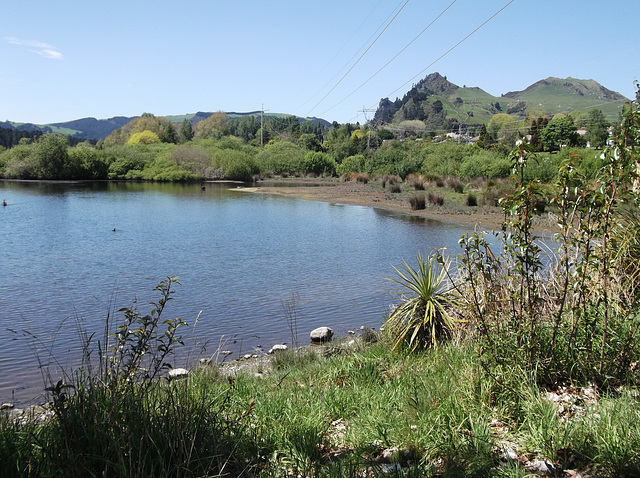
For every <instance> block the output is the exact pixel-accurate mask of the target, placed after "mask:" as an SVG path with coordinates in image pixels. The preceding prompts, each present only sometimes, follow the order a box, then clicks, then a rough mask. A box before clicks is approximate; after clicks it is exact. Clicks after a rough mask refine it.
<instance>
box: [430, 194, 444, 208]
mask: <svg viewBox="0 0 640 478" xmlns="http://www.w3.org/2000/svg"><path fill="white" fill-rule="evenodd" d="M427 199H428V200H429V204H432V205H434V206H442V205H443V204H444V198H443V197H442V196H440V195H439V194H433V193H429V194H428V195H427Z"/></svg>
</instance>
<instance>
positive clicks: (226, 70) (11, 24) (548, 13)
mask: <svg viewBox="0 0 640 478" xmlns="http://www.w3.org/2000/svg"><path fill="white" fill-rule="evenodd" d="M0 12H1V16H0V121H5V120H9V121H14V122H29V123H36V124H46V123H56V122H65V121H71V120H74V119H79V118H85V117H94V118H98V119H105V118H111V117H113V116H138V115H141V114H142V113H145V112H147V113H153V114H155V115H156V116H164V115H181V114H189V113H196V112H197V111H227V112H230V111H235V112H248V111H257V110H261V109H264V110H265V111H266V112H272V113H287V114H295V115H298V116H303V117H307V116H315V117H320V118H324V119H326V120H328V121H337V122H339V123H345V122H353V123H355V122H357V121H359V122H361V123H364V122H365V121H366V120H367V119H370V118H371V117H372V116H373V111H371V110H375V108H376V107H377V105H378V103H379V101H380V99H382V98H389V99H391V100H394V99H395V98H396V97H400V98H401V97H402V96H403V95H404V93H406V92H407V91H408V90H409V89H410V88H411V86H412V85H413V84H414V83H417V82H418V81H419V80H420V79H422V78H424V77H425V76H427V75H428V74H430V73H434V72H439V73H440V74H441V75H443V76H446V77H447V79H448V80H449V81H451V82H453V83H455V84H456V85H458V86H477V87H480V88H482V89H483V90H485V91H487V92H488V93H490V94H492V95H495V96H500V95H501V94H504V93H507V92H509V91H518V90H523V89H525V88H526V87H528V86H529V85H531V84H533V83H535V82H536V81H538V80H541V79H544V78H547V77H550V76H554V77H559V78H567V77H572V78H579V79H593V80H596V81H598V82H599V83H601V84H602V85H603V86H605V87H606V88H609V89H610V90H613V91H617V92H618V93H621V94H622V95H624V96H626V97H627V98H633V97H634V96H635V91H636V90H635V86H634V81H635V80H640V52H638V50H637V48H636V43H637V19H638V18H639V17H640V2H638V0H618V1H616V2H602V1H601V0H581V1H575V0H536V1H532V0H511V1H510V0H455V1H453V0H350V1H348V2H345V1H344V0H324V1H318V0H315V1H308V0H272V1H270V2H266V1H258V0H227V1H220V0H182V1H177V0H173V1H168V0H154V1H147V0H125V1H123V0H108V1H102V2H97V1H79V0H76V1H72V0H30V1H17V0H12V1H8V2H4V4H3V6H2V8H1V9H0Z"/></svg>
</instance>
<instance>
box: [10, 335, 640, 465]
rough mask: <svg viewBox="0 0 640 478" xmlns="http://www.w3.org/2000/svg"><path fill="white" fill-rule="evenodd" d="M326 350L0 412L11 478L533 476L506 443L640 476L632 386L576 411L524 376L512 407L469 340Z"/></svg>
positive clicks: (522, 453)
mask: <svg viewBox="0 0 640 478" xmlns="http://www.w3.org/2000/svg"><path fill="white" fill-rule="evenodd" d="M352 340H353V343H351V341H352ZM331 348H332V354H329V355H331V356H330V357H325V358H323V357H322V355H323V354H318V353H316V352H315V351H314V350H317V351H319V350H322V349H321V348H318V349H309V350H305V351H299V353H297V354H294V353H293V351H292V353H290V354H288V355H283V356H278V355H277V356H276V358H274V360H276V364H277V366H275V367H273V371H272V372H271V373H268V374H261V375H260V376H256V375H253V374H239V375H237V376H234V377H231V378H227V377H225V375H224V374H222V373H219V371H218V369H217V368H216V367H214V366H207V367H203V368H201V369H198V370H196V371H194V373H192V374H191V376H190V377H189V378H188V379H187V380H185V381H177V382H171V383H164V382H158V383H157V386H155V387H152V388H149V389H147V392H146V393H145V394H144V395H138V394H135V393H131V394H124V395H122V394H120V395H114V394H110V393H109V391H108V390H106V389H94V390H91V391H85V392H86V393H85V395H84V398H83V399H80V398H79V395H78V394H76V395H75V398H73V397H70V399H69V402H68V405H67V408H66V410H67V412H66V414H65V415H64V420H59V419H52V420H50V421H49V422H47V423H44V424H42V423H39V422H37V421H35V420H33V421H29V422H27V423H26V425H24V426H18V425H17V424H16V422H14V421H12V420H8V419H7V418H3V419H1V420H0V467H1V469H2V470H4V471H3V476H32V475H33V474H35V475H37V476H60V475H61V474H62V475H67V476H99V475H100V474H101V473H102V472H103V471H105V470H106V471H107V474H108V475H109V476H116V475H118V476H246V477H251V476H262V477H272V476H273V477H275V476H336V477H338V476H425V477H428V476H527V475H528V471H527V469H526V466H523V465H522V464H518V463H516V462H515V461H513V460H511V459H510V458H509V457H508V455H507V454H506V452H505V450H507V449H510V450H511V451H512V452H513V453H515V454H516V455H517V457H518V459H519V460H520V461H521V462H522V463H526V462H527V461H528V462H530V463H533V462H534V461H535V460H547V461H548V462H549V463H552V464H554V466H556V467H561V468H563V469H574V470H578V471H580V470H583V471H584V470H587V469H590V470H591V471H592V473H593V474H592V476H621V475H626V476H637V473H640V454H639V452H638V450H640V412H639V407H638V397H637V394H634V393H632V392H631V391H624V390H623V391H620V392H618V393H612V394H611V395H606V396H604V397H601V398H600V400H599V401H594V402H591V403H589V404H588V405H585V404H584V402H585V401H584V395H583V394H581V393H580V391H573V392H574V394H575V396H576V397H577V398H576V400H575V402H576V403H578V404H581V405H578V408H579V410H578V409H576V410H577V411H576V410H574V411H572V412H571V413H573V415H571V413H569V412H567V411H566V410H565V408H562V406H565V404H563V403H562V402H560V403H558V402H556V401H552V400H550V399H549V398H548V396H547V393H546V392H545V391H544V390H539V389H538V388H537V387H536V386H535V384H533V383H531V382H530V381H528V380H527V378H526V375H523V376H522V383H521V385H520V387H519V389H518V390H517V394H519V395H522V396H523V397H524V399H521V400H520V401H519V403H520V408H519V409H518V411H517V412H516V411H514V410H515V408H514V407H513V406H511V405H510V401H509V400H514V397H509V395H510V394H511V393H516V392H515V391H514V392H503V393H502V394H500V395H497V394H496V393H495V391H494V387H493V386H492V384H491V381H490V379H489V378H488V377H487V376H486V375H485V374H484V372H483V368H482V363H481V360H480V358H479V356H478V354H477V351H476V350H475V349H474V346H473V344H472V343H471V342H462V343H449V344H445V345H440V346H436V347H434V348H432V349H430V350H429V351H427V352H425V353H413V354H412V353H407V352H405V351H402V350H401V351H399V352H398V353H392V352H391V350H390V349H391V342H390V340H389V336H388V335H387V334H384V333H383V334H379V340H378V341H377V342H373V343H365V342H364V341H362V340H360V339H359V338H357V339H351V338H349V339H346V340H345V341H342V342H340V343H337V344H334V345H332V346H331ZM569 392H571V391H569ZM569 395H570V393H569ZM567 409H568V407H567ZM65 429H66V430H65ZM63 437H67V438H68V439H63ZM389 470H394V471H393V472H392V473H389ZM594 471H597V472H596V473H594Z"/></svg>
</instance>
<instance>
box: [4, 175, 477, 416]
mask: <svg viewBox="0 0 640 478" xmlns="http://www.w3.org/2000/svg"><path fill="white" fill-rule="evenodd" d="M0 199H4V200H6V202H7V203H8V205H7V206H6V207H0V237H1V238H2V244H1V246H2V247H1V249H0V277H1V280H2V291H1V292H0V327H1V329H2V331H3V337H4V340H3V344H2V347H1V348H0V401H2V402H7V401H11V400H12V399H13V400H15V402H16V403H17V404H26V403H29V402H31V401H35V402H38V401H41V400H42V393H43V389H44V386H45V385H44V384H45V382H46V381H45V380H43V377H45V378H46V377H47V375H50V376H51V378H52V379H54V380H57V379H58V378H60V369H66V370H69V369H70V368H71V367H72V366H73V365H74V364H76V363H77V360H78V357H79V353H80V343H81V341H80V338H79V331H80V330H86V331H88V332H89V333H96V334H97V335H96V336H100V337H101V336H102V334H103V332H104V325H105V320H106V317H107V314H108V313H110V312H111V314H112V319H111V320H113V314H114V311H116V310H118V309H120V308H123V307H129V306H131V305H132V304H134V303H135V304H136V306H137V307H138V309H139V311H140V312H141V313H143V314H147V313H149V311H150V306H149V305H148V304H149V302H150V301H152V300H157V299H158V298H159V296H158V295H157V293H156V292H153V288H154V287H155V286H156V285H157V284H158V283H159V282H160V281H161V280H163V279H165V278H166V277H167V276H178V277H179V280H180V282H181V285H178V286H176V287H175V289H174V290H175V294H174V295H173V298H174V300H173V301H171V302H170V303H169V306H167V308H166V310H165V318H173V317H181V318H182V319H184V320H185V321H187V322H188V323H189V325H190V326H189V328H188V329H187V328H183V329H181V330H183V331H184V338H185V347H184V348H183V350H182V351H181V352H180V353H179V354H178V355H176V356H175V357H173V358H172V361H173V365H174V366H175V367H182V366H188V365H189V364H192V363H194V362H197V361H198V360H199V359H200V358H203V357H211V356H214V355H215V354H216V351H217V350H228V351H231V352H233V354H232V355H230V356H229V357H228V358H227V360H231V359H233V358H236V357H239V356H242V355H244V354H247V353H255V352H256V351H257V352H258V353H264V352H260V350H264V351H267V350H269V348H270V347H271V346H272V345H274V344H276V343H287V344H291V343H293V341H294V339H295V340H296V342H298V343H299V344H301V345H304V344H307V343H308V341H309V332H310V331H311V330H312V329H314V328H316V327H319V326H328V327H331V328H332V329H333V330H334V332H335V334H336V336H338V337H340V336H345V335H346V334H347V331H348V330H358V329H359V327H360V326H363V325H364V326H371V327H379V326H380V325H381V323H382V322H383V317H384V315H385V313H386V312H387V310H388V308H389V305H390V304H391V303H393V301H394V300H396V301H397V299H395V298H394V296H393V295H392V293H391V292H392V291H393V290H396V289H395V288H394V284H393V283H392V282H390V281H389V280H387V279H386V278H387V277H392V276H394V274H395V272H394V271H393V269H392V265H395V266H396V267H401V265H402V260H403V259H404V260H407V261H408V262H409V263H411V264H414V265H415V258H416V255H417V254H418V253H422V254H423V255H424V254H428V253H429V252H430V251H431V249H432V248H442V247H446V248H448V250H449V251H450V252H451V253H452V254H454V255H455V254H457V253H458V246H457V242H458V240H459V239H460V236H461V235H462V234H463V233H464V232H465V230H466V229H465V228H463V227H462V226H458V225H454V224H449V223H443V222H438V221H432V220H426V219H421V218H415V217H411V216H409V215H403V214H398V213H392V212H388V211H385V210H381V209H375V208H369V207H360V206H351V205H340V204H330V203H325V202H316V201H303V200H296V199H290V198H284V197H279V196H267V195H262V194H251V193H246V192H242V191H238V190H237V185H235V184H230V183H207V185H206V189H205V190H202V189H201V187H200V185H199V184H155V183H132V182H114V183H112V182H100V183H47V182H13V181H6V182H1V181H0ZM294 294H297V296H298V297H299V304H298V306H297V309H296V312H297V316H298V320H297V329H298V336H297V338H295V337H292V334H291V331H290V328H289V326H288V323H287V319H286V314H285V311H284V307H283V301H289V300H291V298H292V297H293V295H294ZM196 317H198V321H197V324H195V327H194V323H195V319H196ZM115 318H116V320H118V321H120V320H121V319H122V314H118V313H115Z"/></svg>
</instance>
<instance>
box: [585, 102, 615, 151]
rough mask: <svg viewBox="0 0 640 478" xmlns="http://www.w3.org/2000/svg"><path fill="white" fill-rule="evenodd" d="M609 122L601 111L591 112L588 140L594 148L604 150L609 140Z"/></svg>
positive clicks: (588, 118) (594, 110) (587, 124)
mask: <svg viewBox="0 0 640 478" xmlns="http://www.w3.org/2000/svg"><path fill="white" fill-rule="evenodd" d="M609 126H610V125H609V122H608V121H607V119H606V118H605V116H604V113H603V112H602V111H601V110H598V109H593V110H591V111H589V114H588V115H587V122H586V129H587V134H586V137H587V138H586V139H587V141H589V143H591V146H592V147H594V148H602V147H603V146H604V145H605V144H606V143H607V139H608V138H609Z"/></svg>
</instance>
